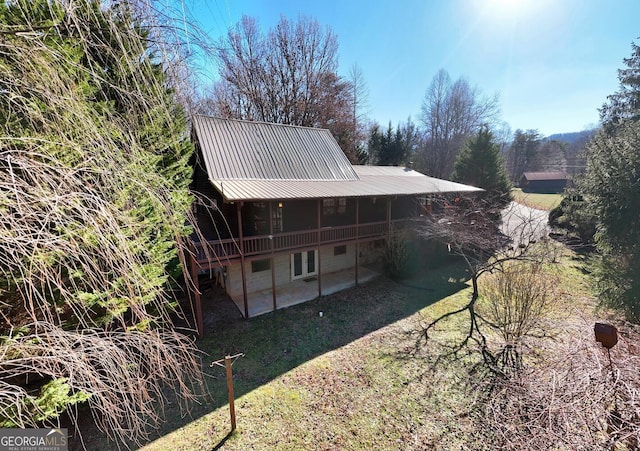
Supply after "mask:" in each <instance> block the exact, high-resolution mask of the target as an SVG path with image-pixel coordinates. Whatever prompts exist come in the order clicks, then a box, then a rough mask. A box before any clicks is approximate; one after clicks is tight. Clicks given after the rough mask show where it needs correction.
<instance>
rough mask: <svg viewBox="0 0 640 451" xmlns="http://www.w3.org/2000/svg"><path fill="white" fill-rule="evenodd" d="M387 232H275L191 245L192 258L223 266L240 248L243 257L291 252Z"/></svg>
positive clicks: (384, 226)
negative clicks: (193, 253)
mask: <svg viewBox="0 0 640 451" xmlns="http://www.w3.org/2000/svg"><path fill="white" fill-rule="evenodd" d="M404 222H405V221H403V220H401V221H392V226H398V225H400V224H401V223H404ZM387 233H388V223H387V222H373V223H367V224H359V225H357V226H356V225H347V226H339V227H323V228H321V229H320V230H319V235H320V236H319V237H318V229H314V230H304V231H299V232H286V233H278V234H275V235H273V236H269V235H261V236H249V237H244V238H243V240H242V243H240V240H239V239H238V238H229V239H225V240H211V241H207V242H206V243H196V244H195V253H196V255H195V257H196V259H197V261H198V263H200V264H203V263H205V264H206V263H209V262H211V263H214V262H217V263H218V264H221V265H224V264H227V263H228V262H230V261H231V260H235V259H237V258H240V255H241V251H242V249H244V255H245V257H247V256H251V255H259V254H266V253H269V252H271V250H272V247H271V246H273V251H283V250H294V249H300V248H305V247H309V246H314V245H326V244H332V243H340V242H348V241H354V240H355V239H356V238H357V239H359V240H362V239H372V238H377V237H379V238H384V237H386V235H387ZM241 244H242V246H241Z"/></svg>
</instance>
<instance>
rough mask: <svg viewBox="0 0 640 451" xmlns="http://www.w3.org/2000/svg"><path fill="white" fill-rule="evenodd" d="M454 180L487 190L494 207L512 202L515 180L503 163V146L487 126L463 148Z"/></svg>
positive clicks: (486, 196)
mask: <svg viewBox="0 0 640 451" xmlns="http://www.w3.org/2000/svg"><path fill="white" fill-rule="evenodd" d="M452 179H453V180H454V181H456V182H460V183H466V184H468V185H473V186H477V187H478V188H482V189H484V190H485V194H484V198H485V200H486V201H487V202H488V203H489V206H490V208H502V207H504V206H505V205H506V204H508V203H509V202H510V201H511V183H510V182H509V176H508V175H507V172H506V170H505V169H504V166H503V164H502V158H501V156H500V148H499V147H498V145H497V144H495V143H494V142H493V134H492V133H491V131H489V129H488V128H487V127H482V128H481V129H480V130H479V131H478V133H477V134H476V136H475V137H473V138H471V139H470V140H469V142H468V143H467V144H466V145H465V147H464V148H463V149H462V151H461V152H460V154H459V155H458V158H457V159H456V162H455V165H454V172H453V175H452Z"/></svg>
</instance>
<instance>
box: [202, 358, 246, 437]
mask: <svg viewBox="0 0 640 451" xmlns="http://www.w3.org/2000/svg"><path fill="white" fill-rule="evenodd" d="M239 357H244V354H243V353H240V354H236V355H232V356H230V355H228V354H227V355H226V356H225V358H224V359H220V360H216V361H215V362H211V365H209V366H210V367H213V366H214V365H217V366H224V369H225V372H226V374H227V391H228V393H229V417H230V418H231V433H232V432H233V431H235V430H236V408H235V404H234V401H235V400H234V395H233V373H232V371H231V367H232V366H233V363H234V362H235V361H236V360H237V359H238V358H239ZM222 362H224V365H223V363H222Z"/></svg>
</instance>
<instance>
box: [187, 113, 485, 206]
mask: <svg viewBox="0 0 640 451" xmlns="http://www.w3.org/2000/svg"><path fill="white" fill-rule="evenodd" d="M194 131H195V134H196V138H197V139H198V142H199V144H200V149H201V151H202V156H203V158H204V162H205V166H206V169H207V173H208V176H209V180H210V182H211V183H212V184H213V186H214V187H215V188H216V189H217V190H218V191H219V192H220V193H221V194H222V196H223V198H224V199H225V200H226V201H228V202H234V201H251V200H262V199H267V200H269V199H270V200H278V199H314V198H328V197H373V196H398V195H419V194H433V193H459V192H474V191H482V190H481V189H479V188H475V187H473V186H468V185H463V184H460V183H454V182H449V181H447V180H441V179H437V178H433V177H428V176H426V175H423V174H421V173H419V172H417V171H414V170H412V169H408V168H403V167H395V166H352V165H351V163H350V162H349V160H348V159H347V157H346V156H345V155H344V153H343V152H342V150H341V149H340V147H339V146H338V143H337V142H336V140H335V139H334V138H333V136H332V135H331V133H330V132H329V131H328V130H323V129H314V128H307V127H296V126H289V125H280V124H268V123H264V122H248V121H238V120H231V119H218V118H212V117H205V116H196V117H195V118H194Z"/></svg>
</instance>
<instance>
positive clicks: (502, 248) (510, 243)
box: [417, 199, 555, 374]
mask: <svg viewBox="0 0 640 451" xmlns="http://www.w3.org/2000/svg"><path fill="white" fill-rule="evenodd" d="M485 210H486V209H485V208H484V206H483V205H482V201H479V200H474V199H460V200H458V202H457V205H456V206H455V207H450V206H445V208H436V210H435V212H434V213H433V214H432V215H430V216H425V218H424V222H423V223H422V224H421V225H420V226H419V228H418V230H419V233H420V234H421V235H422V236H424V237H425V238H428V239H431V240H437V241H439V242H441V243H443V245H446V246H447V248H448V250H449V252H450V253H452V254H454V255H457V256H458V257H460V258H461V259H462V261H464V263H465V265H466V267H467V269H468V272H469V276H470V279H471V285H472V293H471V296H470V298H469V301H468V302H467V303H466V304H465V305H464V306H462V307H460V308H459V309H456V310H453V311H450V312H447V313H445V314H443V315H441V316H439V317H437V318H435V319H433V320H430V321H428V322H427V323H426V324H425V325H424V326H423V329H422V331H421V339H420V340H419V341H418V342H417V345H418V346H421V343H422V340H425V341H426V342H429V340H431V339H432V334H433V333H434V331H435V330H436V328H437V326H438V324H440V323H441V322H442V321H445V320H447V319H448V318H450V317H452V316H456V315H461V314H466V315H467V318H468V325H467V330H466V332H465V333H464V334H463V336H462V338H461V339H460V340H459V341H457V342H455V343H450V344H449V345H447V346H446V349H445V351H444V352H443V353H442V355H441V356H440V358H439V359H438V360H439V361H440V360H443V359H447V358H450V357H456V356H457V355H458V354H459V353H460V352H461V351H470V350H471V351H473V352H476V351H477V352H479V353H480V355H481V356H482V362H483V364H484V366H485V368H487V369H488V370H489V371H490V372H491V373H495V374H506V373H508V372H510V371H511V370H513V369H517V368H518V365H519V362H520V355H519V352H520V349H519V347H518V346H514V344H515V343H514V342H513V340H512V339H511V338H513V334H512V333H511V332H509V330H510V329H509V328H510V327H512V326H510V325H508V324H507V322H508V321H507V320H509V319H515V318H516V316H517V319H518V321H520V324H519V325H518V327H519V331H520V333H521V334H522V333H525V330H526V333H528V332H531V331H532V330H533V329H532V328H527V327H525V326H526V322H527V321H530V320H533V318H534V317H535V312H534V309H535V308H537V306H538V304H536V303H534V302H532V303H530V307H531V308H530V309H528V310H527V312H525V313H526V314H525V315H522V312H520V314H518V315H516V313H515V312H512V313H513V315H512V316H511V318H506V317H504V316H503V317H502V318H500V317H499V315H497V314H496V312H495V311H494V312H492V311H491V310H489V311H488V312H486V313H483V312H482V311H481V310H480V309H478V306H477V301H478V299H479V298H480V292H481V291H480V288H479V282H478V281H479V279H480V277H482V276H483V275H484V274H487V273H500V272H502V273H505V276H508V275H509V274H510V273H512V274H513V271H514V268H517V267H516V266H514V262H518V263H519V264H524V263H527V264H528V265H532V266H530V268H536V266H535V265H538V264H541V263H543V262H546V261H550V260H552V259H553V258H554V256H555V251H554V249H553V247H550V246H549V245H547V244H549V243H548V242H547V241H546V240H545V239H541V238H544V230H545V229H544V228H545V222H544V221H542V220H541V218H539V217H537V216H536V215H535V213H533V212H531V213H530V212H529V211H528V210H523V209H521V208H520V207H518V206H517V204H514V203H512V204H511V206H510V207H507V209H505V211H504V212H503V216H505V217H507V220H505V223H506V224H509V225H508V226H504V227H502V229H501V227H500V226H499V224H500V221H499V220H498V221H496V218H495V217H493V216H492V215H491V214H490V213H484V211H485ZM520 268H522V266H520ZM511 286H512V287H513V286H514V283H513V281H512V282H511ZM547 289H548V285H544V286H543V287H541V292H545V293H546V290H547ZM545 299H546V298H545ZM498 301H499V300H498ZM542 304H544V302H542ZM505 307H508V305H506V304H504V303H503V304H502V307H498V308H505ZM495 331H500V332H501V333H503V335H504V336H505V337H506V336H509V337H510V338H509V339H508V340H505V342H504V343H503V345H502V346H500V347H498V349H493V348H492V347H491V346H490V343H489V341H488V338H487V336H488V335H487V334H488V333H489V332H495ZM521 338H522V336H520V337H518V339H521ZM511 364H515V367H514V366H513V365H511Z"/></svg>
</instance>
